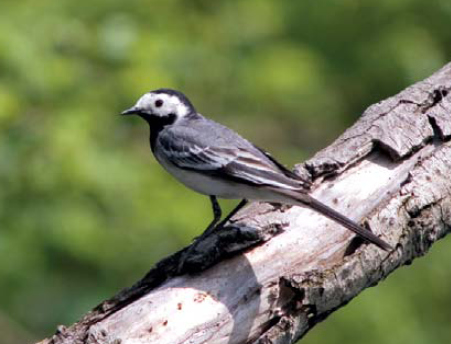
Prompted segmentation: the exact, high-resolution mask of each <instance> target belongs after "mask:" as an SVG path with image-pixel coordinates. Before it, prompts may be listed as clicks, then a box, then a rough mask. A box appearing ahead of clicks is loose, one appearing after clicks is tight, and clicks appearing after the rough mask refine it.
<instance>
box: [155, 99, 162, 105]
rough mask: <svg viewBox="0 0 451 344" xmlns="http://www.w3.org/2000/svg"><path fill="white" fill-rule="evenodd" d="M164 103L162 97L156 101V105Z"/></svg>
mask: <svg viewBox="0 0 451 344" xmlns="http://www.w3.org/2000/svg"><path fill="white" fill-rule="evenodd" d="M162 105H163V101H162V100H161V99H158V100H156V101H155V106H156V107H161V106H162Z"/></svg>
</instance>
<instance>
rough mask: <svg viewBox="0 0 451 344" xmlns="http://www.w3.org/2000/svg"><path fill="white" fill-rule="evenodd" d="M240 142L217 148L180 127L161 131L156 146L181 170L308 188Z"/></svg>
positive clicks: (193, 132)
mask: <svg viewBox="0 0 451 344" xmlns="http://www.w3.org/2000/svg"><path fill="white" fill-rule="evenodd" d="M239 138H240V139H241V137H239ZM242 140H243V141H240V140H237V139H236V138H235V140H234V142H233V144H224V143H223V144H222V145H220V146H219V145H218V146H216V145H212V144H206V142H204V141H203V140H202V135H199V133H198V132H196V131H194V130H191V129H190V128H187V127H183V128H178V129H176V130H174V129H172V130H168V131H162V132H161V133H160V135H159V138H158V143H157V144H158V146H159V149H160V150H162V152H163V154H164V155H165V157H166V159H167V160H168V161H170V162H171V163H172V164H173V165H175V166H177V167H179V168H182V169H185V170H190V171H196V172H198V173H204V174H208V175H210V176H212V177H216V178H221V179H227V180H231V181H234V182H238V183H243V184H248V185H253V186H264V185H266V186H273V187H285V188H286V187H288V188H290V189H294V190H300V189H302V190H304V191H305V190H308V189H309V187H310V185H309V183H308V182H307V181H305V180H303V179H301V178H300V177H299V176H297V175H295V174H294V173H293V172H291V171H289V170H288V169H286V168H285V167H284V166H283V165H281V164H280V163H278V162H277V161H276V160H275V159H274V158H272V157H271V156H269V154H267V153H266V152H264V151H262V150H260V149H259V148H257V147H255V146H253V145H252V144H250V143H249V142H248V141H245V140H244V139H242ZM210 141H212V140H210Z"/></svg>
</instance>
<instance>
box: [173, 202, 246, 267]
mask: <svg viewBox="0 0 451 344" xmlns="http://www.w3.org/2000/svg"><path fill="white" fill-rule="evenodd" d="M210 201H211V205H212V207H213V221H211V223H210V224H209V225H208V227H207V229H206V230H205V231H204V232H203V233H202V234H201V235H200V236H199V237H197V238H196V239H195V242H194V243H193V244H192V245H191V246H190V247H188V249H187V250H186V252H183V254H182V256H181V258H180V261H179V262H178V267H177V273H181V272H182V271H183V267H184V265H185V261H186V258H187V257H188V256H189V255H190V254H191V252H192V251H193V250H195V248H196V246H197V244H198V243H199V242H200V241H201V240H202V239H204V238H206V237H207V236H208V235H210V234H211V233H213V232H214V231H215V230H217V229H221V228H222V226H223V225H224V224H225V223H226V222H227V221H229V220H230V219H231V218H232V216H233V215H235V214H236V213H237V212H238V211H239V210H240V209H241V208H243V207H244V206H245V205H246V204H247V199H243V200H241V202H240V203H238V205H237V206H236V207H235V208H234V209H233V210H232V211H231V212H230V213H229V214H228V215H227V216H226V217H225V219H224V220H222V221H221V222H219V224H218V221H219V220H220V219H221V215H222V212H221V207H220V206H219V203H218V200H217V199H216V196H210Z"/></svg>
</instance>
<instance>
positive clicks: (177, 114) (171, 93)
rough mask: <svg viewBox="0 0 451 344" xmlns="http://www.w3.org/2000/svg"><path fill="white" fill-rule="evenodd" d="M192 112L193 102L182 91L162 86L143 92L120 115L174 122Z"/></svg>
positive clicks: (194, 111) (193, 110)
mask: <svg viewBox="0 0 451 344" xmlns="http://www.w3.org/2000/svg"><path fill="white" fill-rule="evenodd" d="M194 113H196V110H195V109H194V106H193V104H191V102H190V101H189V99H188V98H187V97H186V96H185V95H184V94H183V93H182V92H179V91H175V90H171V89H163V88H162V89H159V90H155V91H151V92H147V93H145V94H144V95H143V96H142V97H141V98H139V100H138V101H137V102H136V104H135V105H134V106H132V107H131V108H130V109H127V110H125V111H123V112H122V113H121V115H138V116H140V117H142V118H144V119H145V120H147V121H148V122H149V121H152V120H153V119H155V120H162V121H164V122H166V121H170V122H175V121H177V120H179V119H181V118H183V117H186V116H188V115H190V114H194Z"/></svg>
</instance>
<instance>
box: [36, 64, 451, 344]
mask: <svg viewBox="0 0 451 344" xmlns="http://www.w3.org/2000/svg"><path fill="white" fill-rule="evenodd" d="M450 91H451V64H448V65H446V66H445V67H444V68H442V69H441V70H440V71H438V72H437V73H435V74H434V75H432V76H431V77H429V78H428V79H426V80H424V81H422V82H419V83H417V84H415V85H413V86H411V87H409V88H407V89H406V90H404V91H403V92H401V93H399V94H398V95H396V96H394V97H391V98H389V99H387V100H384V101H382V102H380V103H377V104H375V105H372V106H371V107H369V108H368V109H367V110H366V111H365V113H364V114H363V115H362V117H361V118H360V120H359V121H358V122H357V123H355V125H353V126H352V127H351V128H349V129H348V130H347V131H346V132H345V133H344V134H343V135H342V136H341V137H340V138H339V139H338V140H337V141H335V142H334V143H333V144H332V145H331V146H329V147H327V148H326V149H324V150H323V151H321V152H319V153H318V154H316V155H315V156H314V157H313V158H312V159H311V160H309V161H307V162H306V163H305V164H302V165H299V166H297V172H298V173H302V174H303V175H305V176H308V177H310V178H311V179H312V181H314V182H315V188H314V190H313V194H314V196H315V197H317V198H319V199H321V200H323V201H324V202H325V203H328V204H329V205H331V206H333V207H334V208H336V209H337V210H339V211H341V212H342V213H344V214H346V215H348V216H349V217H351V218H353V219H355V220H358V221H362V220H366V221H367V222H368V223H369V224H370V227H371V229H372V230H373V231H374V232H375V233H376V234H378V235H380V236H381V237H383V238H384V239H385V240H387V241H388V242H389V243H390V244H391V245H393V246H394V247H395V249H394V250H393V251H392V252H388V253H386V252H383V251H381V250H379V249H378V248H376V247H375V246H372V245H366V244H363V243H362V242H361V241H360V240H359V239H358V238H354V236H353V234H352V233H350V232H349V231H346V230H345V229H343V228H342V227H340V226H338V225H336V224H335V223H333V222H331V221H329V220H327V219H325V218H324V217H322V216H320V215H318V214H316V213H314V212H312V211H310V210H308V209H303V208H299V207H291V208H290V207H286V206H284V207H277V206H273V205H268V204H252V205H250V206H249V207H247V208H245V209H244V210H243V211H241V212H240V213H238V214H237V216H235V218H233V219H232V221H231V223H230V224H229V226H228V227H227V228H226V229H224V230H222V231H221V232H219V233H216V234H214V235H212V236H211V237H209V238H206V239H205V240H203V241H202V242H201V243H200V244H199V245H198V246H197V248H196V250H193V251H192V252H190V253H189V255H188V258H187V264H186V265H185V269H184V271H183V272H182V273H181V274H180V275H177V273H176V268H177V266H178V261H179V259H180V257H181V256H182V255H183V254H184V252H186V249H185V250H184V251H182V252H178V253H176V254H174V255H172V256H170V257H168V258H166V259H164V260H163V261H161V262H160V263H159V264H157V266H156V267H155V268H153V269H152V270H151V271H150V272H149V273H148V274H147V275H146V276H145V277H144V278H143V279H142V280H140V281H139V282H137V283H136V284H135V285H134V286H132V287H131V288H128V289H125V290H123V291H122V292H121V293H119V294H118V295H116V296H114V297H113V298H111V299H110V300H107V301H105V302H103V303H102V304H101V305H99V306H98V307H96V308H95V309H94V310H93V311H91V312H90V313H88V314H87V315H85V316H84V317H83V319H82V320H80V321H79V322H78V323H76V324H74V325H72V326H71V327H69V328H63V327H60V328H59V329H58V331H57V333H56V334H55V335H54V336H53V337H51V338H49V339H46V340H44V341H42V342H40V343H41V344H50V343H52V344H63V343H65V344H69V343H71V344H74V343H77V344H78V343H89V344H92V343H97V344H106V343H108V344H113V343H115V344H119V343H122V344H129V343H133V344H135V343H158V344H164V343H168V344H177V343H215V344H221V343H228V344H232V343H293V342H295V341H296V340H298V339H299V338H301V337H302V336H303V335H304V334H305V333H307V332H308V331H309V330H310V329H311V328H312V327H313V326H314V325H315V324H316V323H318V322H320V321H322V320H324V319H325V318H326V317H327V316H328V315H329V314H330V313H332V312H333V311H334V310H336V309H338V308H340V307H342V306H343V305H345V304H346V303H347V302H348V301H349V300H351V299H352V298H354V297H355V296H356V295H358V294H359V293H360V292H361V291H362V290H363V289H365V288H367V287H370V286H374V285H376V284H377V283H378V282H380V281H381V280H383V279H384V278H386V277H387V276H388V275H389V274H390V273H391V272H392V271H394V270H395V269H397V268H398V267H400V266H402V265H404V264H406V263H409V262H411V261H412V260H413V259H414V258H416V257H419V256H421V255H424V254H425V253H426V252H427V251H428V249H429V247H430V246H431V245H432V244H433V243H434V242H435V241H437V240H438V239H440V238H442V237H443V236H445V235H446V234H447V233H448V232H449V230H450V224H451V178H449V176H450V175H451V141H450V140H449V139H450V138H451V93H450Z"/></svg>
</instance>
